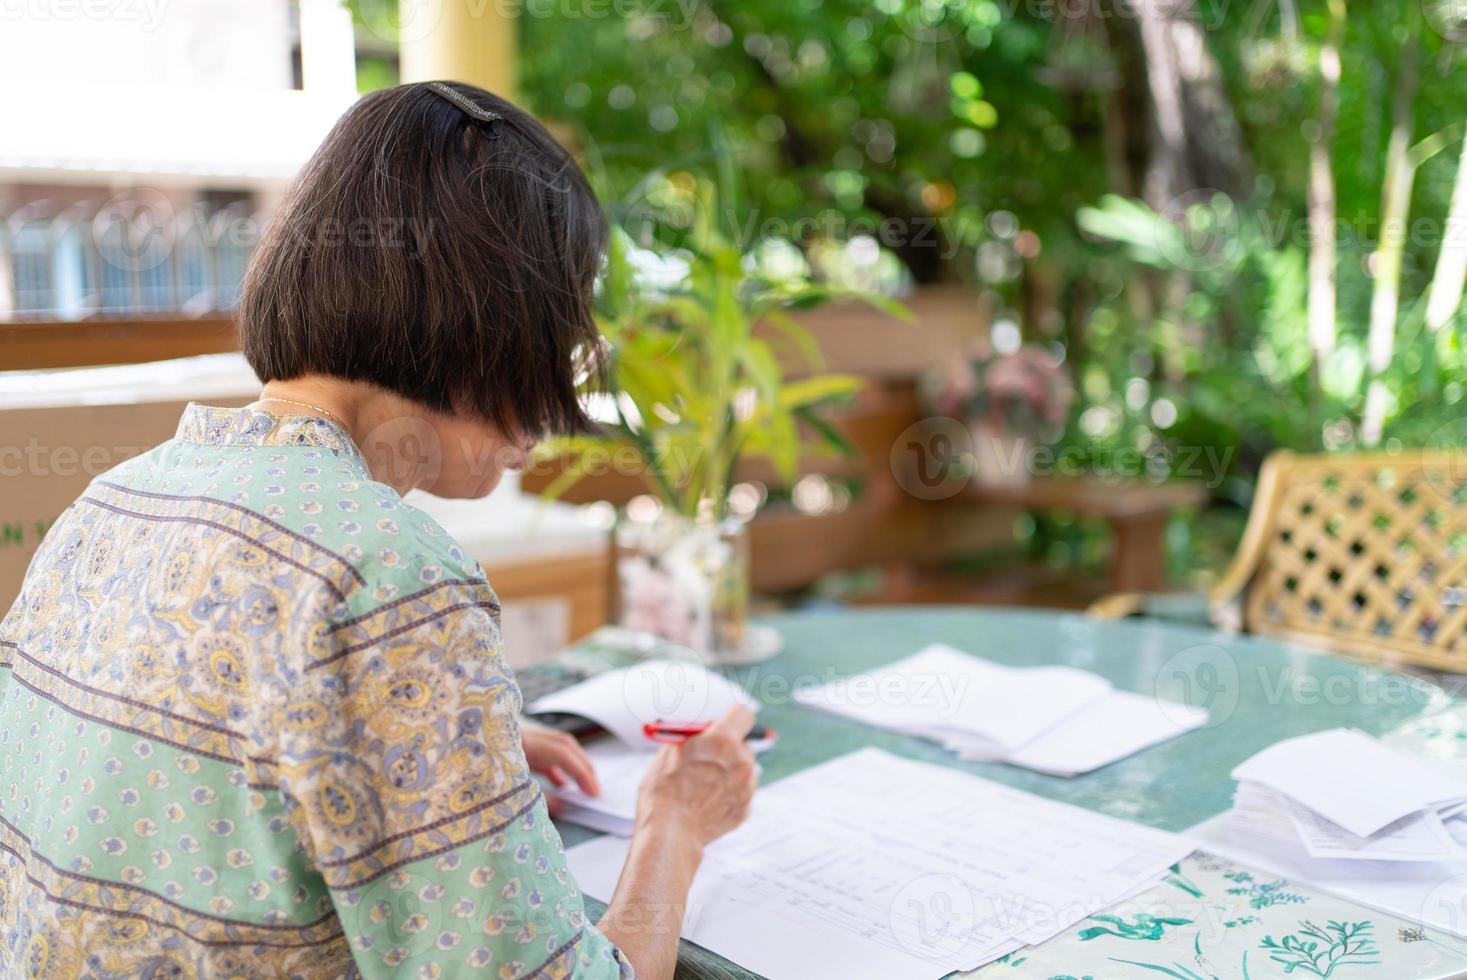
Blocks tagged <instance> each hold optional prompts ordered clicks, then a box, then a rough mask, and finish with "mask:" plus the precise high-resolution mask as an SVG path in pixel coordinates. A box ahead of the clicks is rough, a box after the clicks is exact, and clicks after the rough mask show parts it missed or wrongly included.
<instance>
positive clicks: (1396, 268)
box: [1360, 17, 1421, 446]
mask: <svg viewBox="0 0 1467 980" xmlns="http://www.w3.org/2000/svg"><path fill="white" fill-rule="evenodd" d="M1420 24H1421V22H1420V19H1419V17H1413V18H1412V19H1411V33H1410V36H1409V37H1408V39H1407V41H1406V45H1405V47H1404V48H1403V49H1402V51H1401V66H1400V71H1399V72H1397V77H1396V97H1395V102H1394V105H1393V106H1392V109H1391V138H1390V142H1389V143H1388V144H1387V146H1386V173H1385V187H1384V188H1383V189H1382V191H1381V205H1380V241H1379V242H1378V243H1377V244H1376V248H1375V255H1374V257H1373V263H1372V270H1371V271H1372V272H1373V273H1374V275H1375V288H1374V290H1372V292H1371V295H1370V337H1369V341H1368V347H1367V367H1368V369H1369V371H1370V379H1371V380H1370V385H1369V387H1368V388H1367V389H1366V392H1365V411H1364V414H1363V416H1362V418H1361V423H1360V436H1361V439H1362V441H1363V442H1364V443H1365V444H1366V445H1367V446H1374V445H1377V444H1378V443H1379V442H1380V437H1381V434H1382V432H1383V430H1384V428H1385V413H1386V401H1387V399H1388V397H1389V394H1390V393H1389V391H1388V390H1387V388H1386V385H1385V381H1384V379H1382V378H1381V375H1382V374H1384V373H1385V372H1386V371H1387V370H1388V369H1389V368H1390V366H1391V360H1392V358H1393V357H1394V356H1395V348H1396V318H1397V315H1398V313H1399V310H1400V305H1401V296H1400V293H1401V260H1402V257H1403V256H1404V255H1405V252H1406V222H1407V220H1408V218H1409V215H1410V210H1411V188H1412V186H1413V185H1414V183H1415V179H1416V168H1415V166H1414V165H1413V163H1412V161H1411V130H1412V124H1413V123H1414V121H1415V119H1414V114H1413V110H1414V108H1415V102H1416V86H1417V82H1418V65H1417V57H1418V54H1419V49H1420Z"/></svg>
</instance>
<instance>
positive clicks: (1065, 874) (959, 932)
mask: <svg viewBox="0 0 1467 980" xmlns="http://www.w3.org/2000/svg"><path fill="white" fill-rule="evenodd" d="M627 844H628V842H627V841H626V840H623V839H620V838H613V837H603V838H600V839H598V840H594V841H589V842H587V843H585V844H582V845H580V846H578V847H574V848H571V849H570V851H569V852H568V858H569V861H570V867H571V871H572V872H573V873H574V874H575V876H576V879H577V881H578V882H579V883H580V887H581V888H582V890H583V891H585V892H586V893H587V894H589V895H592V896H595V897H597V898H600V899H603V900H605V899H608V898H609V897H610V896H611V892H612V889H613V888H614V887H615V885H616V880H617V877H618V876H619V874H620V873H621V867H622V863H623V862H624V861H625V859H626V853H627ZM1191 850H1192V845H1191V844H1190V843H1189V842H1188V841H1186V840H1185V839H1183V838H1181V837H1178V836H1177V835H1175V834H1169V833H1165V832H1163V831H1158V830H1152V829H1150V828H1146V827H1140V826H1136V825H1133V824H1129V823H1126V822H1124V821H1121V820H1115V819H1113V818H1110V817H1106V816H1102V815H1099V814H1095V813H1091V812H1089V811H1087V810H1082V809H1080V808H1078V807H1072V806H1068V805H1066V804H1062V803H1055V802H1052V801H1049V800H1044V799H1041V798H1039V797H1036V796H1033V795H1031V794H1028V793H1024V792H1022V791H1019V790H1014V789H1010V788H1008V787H1005V786H1001V785H999V784H996V783H991V782H988V781H987V780H983V779H980V778H978V777H976V776H971V775H969V774H967V773H963V772H959V771H957V770H954V769H950V768H947V767H944V766H936V765H931V764H928V763H921V762H912V761H909V760H905V759H900V758H898V757H896V756H893V755H890V754H888V753H886V752H882V751H880V750H878V749H863V750H861V751H858V752H853V753H851V754H849V755H845V756H842V757H840V758H838V759H835V760H832V761H830V762H827V763H824V764H823V765H819V766H816V767H814V768H812V769H808V770H806V771H804V772H801V773H798V774H796V775H794V776H790V777H788V778H787V779H784V780H781V781H779V782H777V783H774V784H772V785H770V786H769V787H767V788H765V789H763V790H761V791H760V793H759V795H758V796H757V797H756V798H755V801H754V807H753V813H752V815H751V816H750V818H749V821H748V822H747V823H746V824H744V826H742V827H740V828H739V829H737V830H735V831H734V832H733V833H731V834H729V835H728V836H726V837H724V838H721V839H720V840H718V841H715V842H714V843H713V845H712V846H710V847H709V848H708V850H707V853H706V856H705V858H704V862H703V866H702V867H701V869H700V870H699V872H698V878H697V880H696V881H695V882H694V885H693V890H692V893H691V895H690V896H689V904H688V910H687V915H686V916H685V918H684V921H683V933H682V934H683V936H684V937H685V938H687V939H689V940H691V941H693V942H695V943H697V944H699V945H700V946H704V947H706V948H708V949H711V950H713V951H714V952H716V953H719V954H720V955H722V956H724V957H726V958H728V959H730V960H732V961H733V962H735V963H738V964H740V965H742V966H744V967H746V968H748V969H751V970H754V971H756V972H758V973H761V974H764V975H765V976H768V977H770V978H772V980H785V978H789V980H797V978H798V980H804V978H807V977H810V976H841V977H849V978H861V977H872V978H888V977H892V976H913V977H920V976H929V977H934V978H935V977H941V976H943V975H945V974H947V973H949V972H952V971H954V970H968V969H973V968H975V967H977V966H980V965H982V964H983V963H987V962H990V961H992V960H994V959H997V958H998V957H1000V956H1002V955H1004V954H1005V953H1008V952H1011V951H1013V950H1015V949H1018V948H1019V947H1021V946H1024V945H1028V944H1032V943H1038V942H1043V941H1044V940H1045V939H1048V938H1050V937H1051V936H1053V935H1055V934H1057V933H1059V932H1060V931H1062V930H1064V929H1065V928H1067V927H1068V926H1070V925H1073V924H1074V923H1076V922H1078V921H1080V920H1081V919H1083V918H1084V917H1085V916H1087V915H1090V914H1092V913H1095V912H1098V911H1100V910H1102V909H1104V908H1107V907H1109V906H1111V905H1114V904H1115V903H1117V902H1119V901H1122V900H1124V899H1126V898H1128V897H1130V896H1131V895H1133V894H1135V893H1136V892H1137V891H1139V890H1141V889H1144V888H1146V887H1148V886H1150V885H1151V884H1153V883H1154V882H1155V881H1156V880H1157V879H1158V878H1159V877H1161V875H1163V874H1164V873H1165V871H1166V869H1167V868H1168V867H1169V866H1170V865H1172V864H1174V863H1176V862H1177V861H1180V860H1181V859H1182V858H1183V857H1185V856H1186V855H1187V854H1189V853H1190V852H1191Z"/></svg>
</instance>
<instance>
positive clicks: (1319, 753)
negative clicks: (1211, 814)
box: [1193, 728, 1467, 936]
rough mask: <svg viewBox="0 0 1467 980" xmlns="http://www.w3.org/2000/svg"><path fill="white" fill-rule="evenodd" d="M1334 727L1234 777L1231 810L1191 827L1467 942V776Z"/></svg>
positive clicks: (1289, 872) (1225, 851)
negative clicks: (1465, 913)
mask: <svg viewBox="0 0 1467 980" xmlns="http://www.w3.org/2000/svg"><path fill="white" fill-rule="evenodd" d="M1439 765H1440V764H1438V763H1435V762H1433V761H1431V760H1427V759H1418V758H1414V757H1411V756H1408V755H1404V754H1402V753H1399V752H1396V751H1395V750H1393V749H1391V748H1389V747H1387V746H1385V745H1382V744H1381V743H1380V742H1378V741H1376V740H1375V739H1373V738H1371V737H1370V736H1369V735H1366V734H1364V733H1363V732H1358V731H1353V730H1350V729H1343V728H1337V729H1332V730H1330V731H1324V732H1318V733H1316V734H1313V735H1304V736H1300V737H1298V738H1291V739H1288V740H1286V741H1283V742H1279V743H1278V744H1276V745H1272V746H1270V747H1269V748H1267V749H1264V750H1263V751H1262V752H1260V753H1258V754H1257V755H1255V756H1253V757H1252V758H1251V759H1249V760H1248V761H1247V762H1244V763H1243V764H1242V765H1240V766H1238V768H1236V769H1234V770H1233V777H1234V778H1235V779H1237V780H1238V788H1237V792H1236V794H1235V795H1234V798H1233V808H1232V809H1231V810H1229V811H1228V812H1227V813H1225V814H1223V815H1222V816H1221V817H1218V818H1215V819H1213V820H1210V821H1208V822H1206V823H1204V824H1202V825H1200V826H1199V827H1197V828H1195V829H1194V831H1193V832H1194V833H1195V834H1197V836H1198V837H1199V839H1200V841H1201V843H1202V844H1203V845H1204V846H1206V847H1207V849H1208V850H1211V851H1215V852H1217V853H1219V854H1222V855H1224V856H1226V857H1230V858H1232V859H1234V860H1237V861H1241V862H1243V863H1246V864H1250V865H1253V866H1255V867H1258V868H1261V869H1263V870H1266V871H1268V872H1271V873H1273V874H1278V875H1282V876H1285V877H1287V878H1289V879H1291V880H1294V881H1298V882H1301V883H1303V884H1306V885H1312V886H1313V887H1315V888H1318V889H1320V890H1321V891H1326V892H1330V893H1333V894H1336V895H1339V896H1341V897H1343V898H1348V899H1351V900H1353V901H1356V902H1359V903H1360V904H1362V905H1367V906H1370V907H1371V908H1377V909H1380V910H1382V911H1384V912H1390V913H1393V914H1395V915H1400V916H1403V917H1405V918H1408V919H1413V920H1419V921H1421V922H1424V923H1426V924H1427V925H1429V926H1435V927H1437V928H1440V929H1443V930H1446V931H1449V932H1454V933H1456V934H1458V935H1463V936H1467V919H1464V918H1463V910H1464V909H1467V849H1464V848H1463V842H1464V841H1467V810H1464V808H1467V774H1464V773H1462V772H1460V771H1454V770H1452V769H1448V768H1440V767H1439Z"/></svg>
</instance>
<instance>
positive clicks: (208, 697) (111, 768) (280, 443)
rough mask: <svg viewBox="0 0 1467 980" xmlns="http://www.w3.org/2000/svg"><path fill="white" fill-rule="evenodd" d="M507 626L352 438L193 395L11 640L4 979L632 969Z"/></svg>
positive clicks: (78, 525) (6, 678) (2, 748)
mask: <svg viewBox="0 0 1467 980" xmlns="http://www.w3.org/2000/svg"><path fill="white" fill-rule="evenodd" d="M498 618H499V606H498V602H497V600H496V598H495V595H494V592H493V591H492V590H491V589H490V587H489V584H488V582H487V581H486V580H485V579H484V576H483V573H482V571H481V570H480V569H479V567H478V565H477V564H476V563H475V562H474V561H473V560H472V559H471V558H469V557H468V556H466V555H465V554H464V553H463V552H462V550H461V549H460V548H459V547H458V545H456V544H455V543H454V542H453V540H452V539H451V538H450V537H449V536H448V535H447V534H446V533H445V532H444V531H443V530H442V528H440V527H439V526H438V525H437V524H435V523H434V522H433V521H432V520H431V519H429V518H428V517H426V516H425V515H423V514H422V513H420V512H419V511H417V510H415V509H414V508H413V507H411V506H409V505H407V504H405V503H404V502H403V501H402V500H401V498H400V497H399V496H398V495H397V493H395V492H394V491H393V490H391V489H390V488H388V487H386V486H384V485H382V484H380V483H375V482H373V481H372V480H371V477H370V475H369V474H368V471H367V468H366V466H365V464H364V462H363V460H362V459H361V456H360V455H359V454H358V452H357V450H356V447H355V446H354V445H353V444H352V442H351V440H350V439H349V438H348V436H347V435H346V434H345V433H344V432H343V431H342V430H341V429H339V428H337V427H336V426H334V425H332V424H331V423H329V422H327V421H325V420H323V419H317V418H311V417H306V416H286V417H280V416H275V415H271V414H267V413H264V412H259V411H254V410H248V409H246V410H224V409H215V408H206V407H203V406H198V405H191V406H189V408H188V410H187V412H186V413H185V414H184V417H183V420H182V422H181V424H180V426H179V430H178V434H177V436H176V437H175V438H174V439H172V440H171V441H169V442H167V443H164V444H163V445H162V446H160V447H158V448H157V449H155V450H154V451H152V452H150V453H148V454H146V455H144V456H140V457H138V458H136V459H134V460H131V461H129V462H128V463H125V464H124V465H122V466H120V467H118V468H117V469H114V470H112V471H111V472H110V473H107V474H104V475H103V476H101V477H99V478H98V479H97V480H95V481H94V482H93V483H92V485H91V486H90V487H89V488H88V490H87V491H86V493H85V494H84V495H83V496H82V497H81V498H80V499H79V500H78V501H76V502H75V503H74V504H73V505H72V506H71V507H70V508H68V509H67V511H66V512H65V513H64V514H63V515H62V517H61V518H60V519H59V520H58V521H57V523H56V524H55V526H54V527H52V529H51V531H50V533H49V534H48V535H47V536H46V539H45V540H44V541H43V542H42V545H41V548H40V550H39V551H38V553H37V554H36V557H35V559H34V561H33V562H32V564H31V567H30V571H29V572H28V574H27V576H26V579H25V583H24V585H23V586H22V590H21V594H20V597H19V599H18V600H17V602H16V604H15V606H14V607H13V608H12V609H11V611H10V613H9V615H8V616H6V618H5V619H4V621H3V623H0V975H3V976H5V977H14V976H27V977H57V978H73V977H78V976H81V975H83V974H85V975H88V976H95V977H137V976H149V977H156V976H169V977H255V976H272V977H273V976H290V977H302V978H315V977H342V976H365V977H425V978H426V977H435V978H436V977H454V976H463V975H468V974H471V973H472V974H473V975H475V976H492V977H500V978H506V980H508V978H519V977H531V976H534V977H540V976H544V977H562V976H568V975H570V974H573V973H574V974H575V975H577V976H629V975H630V974H631V970H630V968H629V966H628V965H627V964H626V962H625V961H624V960H623V958H622V957H621V955H620V953H619V952H618V951H617V950H616V949H615V947H614V946H612V944H611V943H610V942H609V941H608V940H607V939H606V938H605V937H604V936H603V935H601V934H600V933H599V932H598V931H597V930H596V929H595V927H594V926H593V925H592V924H591V923H590V922H588V921H586V917H585V912H584V910H583V908H582V900H581V895H580V893H579V891H578V890H577V888H576V885H575V882H574V881H573V880H572V879H571V877H570V874H569V872H568V871H567V869H566V865H565V860H564V853H563V848H562V846H561V841H560V837H559V835H558V834H557V833H556V831H555V828H554V827H553V826H552V824H551V823H550V820H549V818H548V815H547V813H546V808H545V801H544V798H543V796H542V794H541V792H540V789H539V787H538V785H537V784H536V782H535V781H534V780H533V778H532V777H531V776H530V773H529V771H528V768H527V766H526V763H525V757H524V753H523V750H522V748H521V745H520V734H519V729H518V725H517V721H516V715H517V712H518V711H519V708H520V694H519V689H518V688H517V686H516V685H515V682H514V679H513V677H512V675H511V674H510V671H509V670H508V668H507V667H506V666H505V663H504V660H503V659H502V658H501V656H500V649H499V645H500V637H499V622H498Z"/></svg>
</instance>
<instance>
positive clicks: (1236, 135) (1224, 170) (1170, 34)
mask: <svg viewBox="0 0 1467 980" xmlns="http://www.w3.org/2000/svg"><path fill="white" fill-rule="evenodd" d="M1195 13H1196V11H1195V7H1193V5H1191V4H1190V3H1187V2H1185V0H1136V4H1135V20H1136V23H1137V27H1138V29H1139V31H1140V36H1141V49H1142V51H1143V52H1144V55H1145V59H1146V80H1147V87H1148V91H1149V93H1150V96H1151V110H1152V121H1153V124H1154V129H1153V139H1154V142H1153V146H1152V153H1151V165H1150V167H1149V168H1148V172H1147V175H1146V180H1145V184H1144V193H1143V196H1144V198H1145V200H1146V203H1147V204H1149V205H1150V206H1151V208H1152V210H1155V211H1159V212H1162V213H1172V211H1173V210H1174V209H1175V207H1176V198H1178V197H1179V196H1181V195H1184V194H1187V193H1188V192H1191V191H1198V190H1217V191H1222V192H1223V193H1224V194H1227V195H1228V196H1229V197H1231V198H1232V199H1233V200H1235V201H1236V200H1241V199H1243V198H1245V197H1247V196H1248V195H1249V193H1250V191H1251V186H1250V185H1251V183H1252V179H1251V173H1250V166H1249V163H1248V160H1247V158H1246V156H1245V155H1244V144H1243V136H1242V132H1241V129H1240V127H1239V125H1238V120H1237V117H1236V116H1235V115H1234V113H1233V109H1232V104H1231V103H1230V102H1229V101H1228V97H1227V91H1226V90H1225V88H1224V87H1223V83H1222V72H1221V70H1220V69H1219V68H1218V65H1217V61H1216V60H1215V59H1214V58H1213V57H1212V55H1211V53H1210V52H1209V51H1208V50H1207V44H1206V38H1205V37H1204V35H1203V31H1202V25H1201V24H1199V23H1198V22H1197V20H1196V18H1195Z"/></svg>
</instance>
